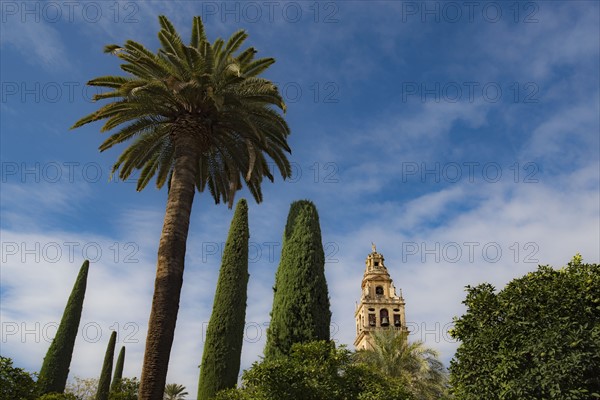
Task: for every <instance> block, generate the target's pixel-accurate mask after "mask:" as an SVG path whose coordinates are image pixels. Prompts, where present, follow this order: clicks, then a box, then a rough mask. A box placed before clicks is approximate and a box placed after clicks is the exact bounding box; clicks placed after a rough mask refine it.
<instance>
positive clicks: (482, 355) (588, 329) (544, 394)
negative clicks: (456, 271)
mask: <svg viewBox="0 0 600 400" xmlns="http://www.w3.org/2000/svg"><path fill="white" fill-rule="evenodd" d="M467 292H468V293H467V298H466V300H465V301H464V302H463V303H464V304H465V305H466V306H467V312H466V314H465V315H463V316H462V317H460V318H457V319H456V321H455V327H454V329H453V331H451V334H452V335H453V336H454V337H455V338H456V339H459V340H460V341H461V345H460V346H459V348H458V350H457V352H456V355H455V357H454V359H453V360H452V361H451V364H450V372H451V377H450V382H451V385H452V386H453V391H454V393H455V396H456V398H457V399H465V400H471V399H473V400H479V399H504V400H513V399H514V400H529V399H560V400H584V399H585V400H589V399H590V398H598V397H600V266H599V265H598V264H583V263H582V260H581V256H579V255H577V256H576V257H575V258H573V260H572V261H571V262H570V263H569V264H568V266H567V267H564V268H561V269H559V270H556V269H553V268H551V267H549V266H540V267H539V269H538V270H537V271H536V272H530V273H528V274H527V275H525V276H523V277H521V278H518V279H514V280H513V281H511V282H510V283H508V285H506V287H505V288H504V289H503V290H501V291H500V292H499V293H495V289H494V287H493V286H492V285H490V284H482V285H479V286H476V287H467Z"/></svg>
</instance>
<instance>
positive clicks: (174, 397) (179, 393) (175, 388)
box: [164, 383, 188, 400]
mask: <svg viewBox="0 0 600 400" xmlns="http://www.w3.org/2000/svg"><path fill="white" fill-rule="evenodd" d="M187 395H188V392H186V391H185V386H183V385H178V384H177V383H169V384H168V385H166V386H165V397H164V400H184V399H185V396H187Z"/></svg>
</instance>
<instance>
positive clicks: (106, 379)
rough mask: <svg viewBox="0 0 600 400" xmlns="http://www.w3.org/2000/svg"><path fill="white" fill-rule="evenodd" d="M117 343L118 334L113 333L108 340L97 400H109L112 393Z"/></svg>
mask: <svg viewBox="0 0 600 400" xmlns="http://www.w3.org/2000/svg"><path fill="white" fill-rule="evenodd" d="M116 342H117V332H115V331H113V332H112V333H111V334H110V339H109V340H108V346H107V348H106V354H105V355H104V362H103V363H102V371H101V372H100V380H99V381H98V392H96V400H108V395H109V393H110V375H111V373H112V366H113V359H114V356H115V343H116Z"/></svg>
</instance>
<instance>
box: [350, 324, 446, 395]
mask: <svg viewBox="0 0 600 400" xmlns="http://www.w3.org/2000/svg"><path fill="white" fill-rule="evenodd" d="M372 345H373V346H372V348H371V349H368V350H359V351H358V352H357V353H356V359H357V361H359V362H364V363H366V364H369V365H372V366H373V367H374V368H377V369H378V370H380V371H381V372H383V373H384V374H385V375H387V376H389V377H392V378H399V379H401V380H402V381H403V382H404V384H405V385H406V387H407V389H408V390H409V391H411V392H412V394H413V395H414V397H415V398H416V399H418V400H430V399H442V398H446V397H447V396H448V393H447V389H448V388H447V386H448V385H447V381H448V379H447V375H446V372H445V370H444V366H443V365H442V363H441V362H440V361H439V359H438V357H439V355H438V353H437V351H435V350H434V349H431V348H427V347H425V346H424V343H423V342H421V341H415V342H412V343H409V342H408V333H407V332H398V331H395V330H393V329H386V330H381V331H376V332H374V333H373V342H372Z"/></svg>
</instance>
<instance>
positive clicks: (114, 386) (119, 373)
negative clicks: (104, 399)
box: [110, 346, 125, 392]
mask: <svg viewBox="0 0 600 400" xmlns="http://www.w3.org/2000/svg"><path fill="white" fill-rule="evenodd" d="M124 365H125V346H123V347H121V351H120V352H119V357H118V358H117V364H116V365H115V374H114V375H113V379H112V383H111V384H110V391H111V392H114V391H118V390H119V385H120V384H121V379H122V378H123V366H124Z"/></svg>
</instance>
